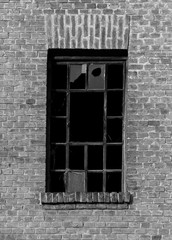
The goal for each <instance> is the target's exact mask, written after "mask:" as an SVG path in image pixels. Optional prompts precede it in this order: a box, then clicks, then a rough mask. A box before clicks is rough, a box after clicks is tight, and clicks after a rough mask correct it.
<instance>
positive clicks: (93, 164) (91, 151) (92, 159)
mask: <svg viewBox="0 0 172 240" xmlns="http://www.w3.org/2000/svg"><path fill="white" fill-rule="evenodd" d="M88 169H89V170H98V169H99V170H101V169H103V146H88Z"/></svg>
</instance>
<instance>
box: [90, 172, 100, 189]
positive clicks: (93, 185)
mask: <svg viewBox="0 0 172 240" xmlns="http://www.w3.org/2000/svg"><path fill="white" fill-rule="evenodd" d="M102 191H103V173H88V174H87V192H102Z"/></svg>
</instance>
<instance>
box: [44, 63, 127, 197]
mask: <svg viewBox="0 0 172 240" xmlns="http://www.w3.org/2000/svg"><path fill="white" fill-rule="evenodd" d="M54 67H55V68H56V69H55V70H54V69H53V70H52V74H51V75H50V76H51V77H50V78H51V79H50V81H51V84H49V85H50V86H51V87H50V86H49V88H48V92H49V98H50V99H52V103H51V104H48V109H49V110H48V112H49V113H50V114H49V118H50V119H51V120H50V121H49V125H48V131H50V134H49V135H50V138H49V139H48V145H49V148H48V149H49V150H48V156H49V159H48V164H49V173H48V178H49V181H48V182H49V184H48V191H50V192H63V191H66V192H73V191H80V192H85V191H86V192H102V191H104V192H120V191H122V190H123V149H124V139H123V122H124V80H125V61H114V62H110V63H109V62H101V63H97V62H95V63H93V62H91V61H89V62H76V63H74V62H73V61H71V62H68V63H64V62H60V61H58V62H56V64H54V65H53V68H54ZM115 69H116V72H115ZM60 71H63V73H60ZM92 73H93V74H92ZM112 75H113V76H115V79H116V80H115V81H116V83H114V82H113V77H112ZM59 79H60V80H59ZM62 79H63V80H62ZM78 79H79V80H78ZM54 81H55V82H56V81H59V83H53V82H54ZM121 81H122V82H121ZM114 181H115V182H114ZM75 185H76V186H75Z"/></svg>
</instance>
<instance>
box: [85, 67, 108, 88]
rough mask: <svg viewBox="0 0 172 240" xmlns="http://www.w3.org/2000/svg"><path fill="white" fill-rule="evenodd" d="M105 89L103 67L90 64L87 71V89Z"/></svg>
mask: <svg viewBox="0 0 172 240" xmlns="http://www.w3.org/2000/svg"><path fill="white" fill-rule="evenodd" d="M104 88H105V66H104V65H103V64H90V65H89V71H88V89H95V90H96V89H97V90H98V89H104Z"/></svg>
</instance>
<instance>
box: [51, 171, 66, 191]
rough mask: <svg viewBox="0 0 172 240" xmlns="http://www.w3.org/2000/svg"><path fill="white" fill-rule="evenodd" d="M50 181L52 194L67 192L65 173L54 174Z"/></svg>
mask: <svg viewBox="0 0 172 240" xmlns="http://www.w3.org/2000/svg"><path fill="white" fill-rule="evenodd" d="M50 179H51V183H50V192H65V183H64V172H52V173H51V178H50Z"/></svg>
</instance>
